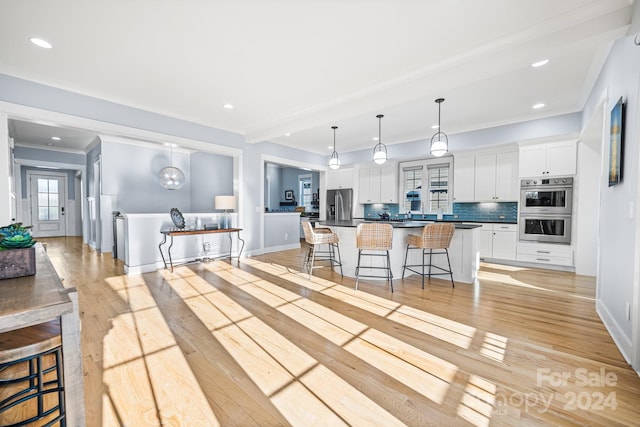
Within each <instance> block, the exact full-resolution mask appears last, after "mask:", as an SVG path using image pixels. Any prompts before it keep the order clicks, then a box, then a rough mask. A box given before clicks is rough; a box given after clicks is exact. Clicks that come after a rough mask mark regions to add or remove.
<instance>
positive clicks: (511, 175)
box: [474, 151, 518, 202]
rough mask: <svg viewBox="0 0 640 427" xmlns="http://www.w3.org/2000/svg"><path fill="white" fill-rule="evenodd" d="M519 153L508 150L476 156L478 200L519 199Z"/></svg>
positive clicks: (503, 200) (499, 200)
mask: <svg viewBox="0 0 640 427" xmlns="http://www.w3.org/2000/svg"><path fill="white" fill-rule="evenodd" d="M517 164H518V153H517V152H515V151H514V152H506V153H497V154H486V155H482V156H476V167H475V193H474V200H475V201H476V202H508V201H517V200H518V173H517Z"/></svg>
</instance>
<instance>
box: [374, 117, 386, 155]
mask: <svg viewBox="0 0 640 427" xmlns="http://www.w3.org/2000/svg"><path fill="white" fill-rule="evenodd" d="M376 117H377V118H378V144H376V146H375V147H373V161H374V162H375V163H376V164H378V165H381V164H383V163H384V162H386V161H387V147H386V145H384V144H383V143H382V135H381V134H382V118H383V117H384V116H383V115H382V114H378V115H377V116H376Z"/></svg>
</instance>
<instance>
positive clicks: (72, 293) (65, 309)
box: [0, 243, 85, 426]
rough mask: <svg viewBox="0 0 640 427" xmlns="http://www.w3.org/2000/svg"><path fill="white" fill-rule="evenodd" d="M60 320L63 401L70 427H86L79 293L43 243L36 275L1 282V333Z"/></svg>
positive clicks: (37, 249)
mask: <svg viewBox="0 0 640 427" xmlns="http://www.w3.org/2000/svg"><path fill="white" fill-rule="evenodd" d="M56 319H60V323H61V327H62V358H63V360H64V362H63V376H64V388H65V394H64V400H65V402H64V403H65V407H66V408H65V409H66V413H67V415H66V420H67V425H68V426H84V425H85V415H84V383H83V381H84V375H83V371H82V354H81V349H80V314H79V310H78V292H77V291H76V289H75V288H65V287H64V286H62V281H61V280H60V277H59V276H58V273H57V272H56V270H55V269H54V268H53V265H52V264H51V261H49V257H48V256H47V254H46V252H45V250H44V248H43V246H42V244H41V243H37V244H36V274H35V275H34V276H26V277H16V278H13V279H3V280H2V282H1V283H0V333H2V332H7V331H12V330H16V329H20V328H25V327H27V326H32V325H37V324H39V323H46V322H49V321H51V320H56Z"/></svg>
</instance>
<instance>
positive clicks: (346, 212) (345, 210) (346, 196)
mask: <svg viewBox="0 0 640 427" xmlns="http://www.w3.org/2000/svg"><path fill="white" fill-rule="evenodd" d="M352 209H353V190H352V189H351V188H341V189H338V190H327V219H328V220H336V221H345V220H349V221H350V220H351V219H352V216H351V215H352V214H351V211H352Z"/></svg>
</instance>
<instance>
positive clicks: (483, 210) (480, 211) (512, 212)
mask: <svg viewBox="0 0 640 427" xmlns="http://www.w3.org/2000/svg"><path fill="white" fill-rule="evenodd" d="M382 212H388V213H389V215H390V216H391V217H392V218H394V217H397V216H398V214H399V213H400V212H399V205H397V204H384V205H380V204H376V205H364V217H365V218H378V216H379V215H380V214H381V213H382ZM403 213H405V212H403ZM411 217H412V218H415V219H430V220H435V219H436V215H435V214H424V215H422V214H416V213H412V214H411ZM443 218H444V219H445V220H460V221H487V222H517V221H518V203H517V202H483V203H454V204H453V213H452V214H444V216H443Z"/></svg>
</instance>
